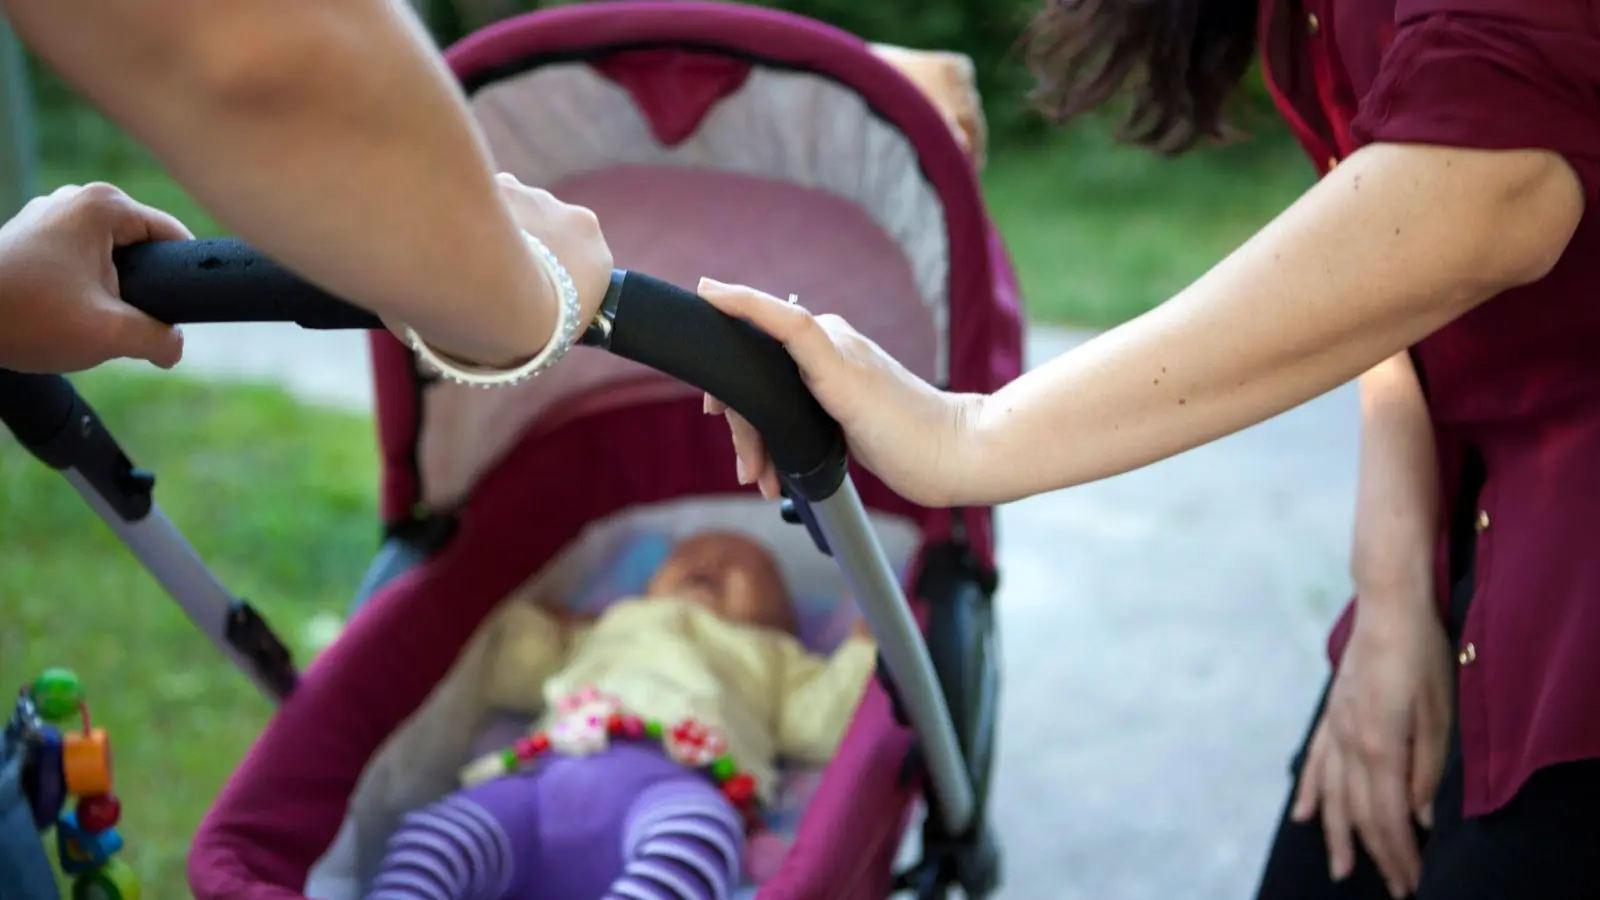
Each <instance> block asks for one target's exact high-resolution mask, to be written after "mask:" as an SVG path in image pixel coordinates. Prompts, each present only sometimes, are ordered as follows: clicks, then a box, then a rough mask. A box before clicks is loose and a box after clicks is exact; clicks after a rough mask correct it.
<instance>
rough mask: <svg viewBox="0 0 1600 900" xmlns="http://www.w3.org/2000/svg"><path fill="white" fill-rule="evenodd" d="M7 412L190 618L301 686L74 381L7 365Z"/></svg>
mask: <svg viewBox="0 0 1600 900" xmlns="http://www.w3.org/2000/svg"><path fill="white" fill-rule="evenodd" d="M0 422H3V423H4V424H5V426H6V427H7V428H8V429H10V430H11V433H12V434H13V436H15V437H16V439H17V443H19V444H21V445H22V446H23V447H24V448H26V449H27V450H28V452H30V453H32V454H33V455H34V456H35V457H37V458H38V459H39V461H40V462H42V463H44V464H45V465H47V466H49V467H50V468H52V469H55V470H56V471H58V472H60V473H61V474H62V475H63V476H64V477H65V478H66V479H67V481H68V483H70V484H71V485H72V486H73V487H74V488H75V489H77V491H78V493H79V494H81V495H83V498H84V500H85V501H87V502H88V504H89V507H90V508H91V509H93V510H94V511H95V513H96V514H97V515H99V516H100V518H101V519H102V520H104V521H105V523H106V525H107V526H108V527H110V528H111V530H112V532H114V533H115V534H116V535H117V537H118V538H120V539H121V540H122V542H123V543H124V544H126V545H127V546H128V548H129V549H130V550H132V551H133V553H134V555H135V556H137V557H138V558H139V560H140V561H141V562H143V563H144V565H145V568H147V569H148V570H149V571H150V573H151V574H152V575H153V576H155V578H156V580H157V581H158V582H160V583H161V585H162V587H164V588H166V589H167V591H168V592H169V593H170V594H172V596H173V598H174V599H176V600H177V601H178V603H179V605H181V606H182V607H183V608H184V610H185V611H186V612H187V613H188V614H189V618H190V619H191V620H193V621H194V623H195V624H196V625H198V626H199V627H200V629H201V630H202V631H204V632H205V633H206V635H207V636H209V637H210V638H211V639H212V641H214V642H215V643H216V644H217V645H218V646H219V647H221V648H222V650H223V652H224V653H225V654H226V655H227V656H228V657H229V658H230V659H231V660H232V661H233V662H234V663H235V664H236V665H238V666H239V667H240V668H242V669H244V671H245V672H246V673H247V674H249V675H250V677H251V678H252V679H254V680H255V682H256V683H257V685H259V686H260V687H261V688H262V690H263V691H265V692H266V693H267V694H268V696H269V697H270V698H272V699H282V698H283V697H284V696H286V695H287V694H288V693H289V691H290V690H292V689H293V687H294V683H295V680H296V677H297V676H296V673H295V670H294V666H293V665H292V663H291V662H290V660H289V656H288V651H287V650H285V649H284V648H283V645H282V644H280V643H279V642H278V640H277V638H276V637H275V636H274V635H273V634H272V632H271V630H270V629H268V628H267V626H266V623H265V622H263V621H262V620H261V618H260V617H259V616H258V615H256V612H255V610H254V609H252V608H251V607H250V605H249V604H248V603H246V602H244V601H243V600H240V599H237V598H235V597H233V596H232V595H230V594H229V593H228V592H227V590H225V589H224V588H223V587H222V585H221V584H219V583H218V582H217V580H216V578H215V577H213V576H212V574H211V572H210V571H209V570H208V569H207V568H206V566H205V563H203V562H201V561H200V558H199V557H198V556H197V555H196V554H195V552H194V548H192V547H190V546H189V542H188V541H187V540H185V539H184V537H183V535H182V534H180V533H179V532H178V530H177V529H176V528H174V527H172V523H170V522H168V521H167V518H166V516H165V515H163V514H162V513H161V511H160V510H159V509H158V508H157V507H156V505H155V500H154V497H153V491H154V489H155V476H154V475H152V474H150V473H149V472H146V471H144V470H142V469H139V468H138V467H136V466H135V465H134V464H133V463H132V461H130V460H129V459H128V457H127V455H126V454H125V453H123V452H122V448H121V447H120V446H118V444H117V442H116V439H115V438H113V437H112V435H111V432H110V431H109V430H107V429H106V427H105V425H104V423H102V422H101V421H100V417H99V415H98V414H96V413H95V411H94V408H93V407H91V406H90V405H89V404H88V403H87V402H86V401H85V400H84V399H83V397H81V396H79V394H78V391H77V389H76V388H74V387H73V386H72V382H70V381H68V380H67V379H65V378H63V377H62V376H60V375H39V374H32V373H25V372H12V371H10V370H7V369H0Z"/></svg>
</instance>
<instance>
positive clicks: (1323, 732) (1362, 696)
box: [1293, 597, 1453, 898]
mask: <svg viewBox="0 0 1600 900" xmlns="http://www.w3.org/2000/svg"><path fill="white" fill-rule="evenodd" d="M1365 599H1366V598H1363V599H1362V600H1358V601H1357V603H1358V605H1357V607H1356V609H1357V614H1356V621H1355V625H1354V628H1353V630H1352V633H1351V636H1350V642H1349V644H1348V645H1347V646H1346V648H1345V652H1344V658H1343V660H1342V661H1341V662H1340V665H1339V672H1338V674H1337V675H1336V676H1335V677H1334V681H1333V687H1332V689H1331V690H1330V691H1329V695H1328V702H1327V706H1326V708H1325V709H1324V710H1323V714H1322V721H1321V722H1320V723H1318V725H1317V730H1316V732H1315V734H1314V735H1313V737H1312V740H1311V747H1310V752H1309V754H1308V755H1307V757H1306V762H1305V768H1304V769H1303V770H1302V772H1301V775H1300V787H1299V791H1298V793H1297V794H1296V797H1295V805H1294V810H1293V818H1294V819H1295V821H1298V822H1305V821H1309V820H1310V818H1311V817H1312V816H1313V815H1315V814H1316V813H1317V811H1318V809H1319V808H1320V810H1321V812H1322V827H1323V833H1324V836H1325V839H1326V841H1327V844H1328V871H1329V875H1330V877H1332V878H1333V879H1334V880H1335V881H1338V880H1341V879H1343V878H1346V877H1348V876H1349V875H1350V873H1351V871H1352V870H1353V869H1354V867H1355V849H1354V845H1353V842H1352V840H1351V836H1352V832H1353V833H1354V834H1355V835H1358V836H1359V837H1360V839H1361V843H1362V845H1363V846H1365V847H1366V849H1367V852H1368V853H1369V854H1370V855H1371V856H1372V858H1373V861H1374V862H1376V863H1377V865H1378V870H1379V871H1380V872H1381V873H1382V874H1383V877H1384V880H1385V881H1386V882H1387V883H1388V886H1389V892H1390V893H1391V894H1392V895H1393V896H1395V897H1396V898H1399V897H1407V896H1410V895H1411V894H1412V893H1413V892H1415V891H1416V889H1417V886H1418V884H1419V883H1420V881H1421V873H1422V861H1421V855H1420V853H1419V852H1418V848H1417V841H1416V835H1415V832H1414V830H1413V828H1412V822H1413V820H1415V821H1416V822H1417V823H1419V824H1421V825H1422V826H1423V827H1431V826H1432V823H1433V818H1432V807H1433V796H1434V792H1435V791H1436V790H1437V788H1438V786H1439V779H1440V777H1441V776H1442V774H1443V772H1444V764H1445V755H1446V753H1447V751H1448V749H1449V731H1450V717H1451V691H1452V689H1453V684H1452V682H1451V678H1452V675H1453V673H1452V670H1451V665H1450V663H1451V660H1450V643H1449V638H1448V636H1447V635H1446V634H1445V630H1444V627H1443V625H1442V624H1441V623H1440V621H1439V619H1438V616H1437V615H1436V614H1435V612H1434V606H1433V603H1432V602H1431V597H1415V598H1385V600H1384V602H1374V603H1366V602H1365ZM1374 599H1376V598H1374ZM1391 601H1393V602H1391Z"/></svg>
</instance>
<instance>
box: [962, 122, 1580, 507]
mask: <svg viewBox="0 0 1600 900" xmlns="http://www.w3.org/2000/svg"><path fill="white" fill-rule="evenodd" d="M1583 205H1584V199H1583V193H1582V190H1581V187H1580V185H1579V182H1578V179H1577V176H1576V174H1575V173H1574V172H1573V171H1572V169H1571V167H1570V166H1569V165H1568V164H1567V163H1566V162H1565V160H1563V159H1561V158H1560V157H1559V156H1557V155H1555V154H1553V153H1549V152H1545V151H1538V150H1517V151H1494V152H1491V151H1480V150H1462V149H1455V148H1443V147H1430V146H1420V145H1373V146H1370V147H1367V148H1365V149H1363V150H1361V151H1360V152H1358V153H1355V154H1353V155H1352V156H1351V157H1350V158H1349V159H1347V160H1345V161H1344V162H1343V163H1341V164H1340V166H1339V168H1338V169H1336V170H1335V171H1334V172H1333V173H1332V174H1330V175H1329V176H1328V177H1326V178H1324V179H1323V180H1322V181H1320V182H1319V183H1318V184H1317V185H1316V186H1315V187H1313V188H1312V189H1311V190H1310V191H1309V192H1307V193H1306V195H1305V196H1304V197H1302V198H1301V199H1300V200H1299V201H1298V202H1296V203H1295V204H1294V205H1293V206H1291V207H1290V208H1289V209H1288V210H1287V211H1286V212H1284V213H1283V214H1282V215H1280V216H1279V217H1278V218H1277V219H1275V220H1274V221H1273V222H1272V223H1270V224H1269V225H1268V226H1267V227H1266V228H1264V229H1263V230H1262V231H1261V232H1260V233H1259V234H1257V235H1256V236H1255V237H1254V238H1252V239H1251V240H1250V241H1249V242H1247V243H1246V244H1245V245H1244V246H1243V247H1241V248H1240V249H1239V250H1237V251H1236V252H1234V253H1233V254H1232V255H1231V256H1229V257H1228V258H1227V259H1226V260H1224V261H1223V262H1222V263H1220V264H1219V265H1218V266H1217V267H1216V268H1214V269H1212V270H1211V271H1210V272H1209V273H1207V274H1206V275H1205V276H1204V277H1202V278H1201V279H1200V280H1199V281H1197V282H1196V283H1195V284H1194V285H1192V286H1191V287H1189V288H1188V289H1187V290H1185V291H1183V292H1182V293H1180V294H1179V295H1178V296H1176V297H1174V298H1173V299H1172V300H1171V301H1169V302H1167V303H1166V304H1165V305H1163V306H1161V307H1159V308H1157V309H1156V310H1154V311H1152V312H1150V313H1148V314H1146V315H1144V316H1141V317H1139V318H1138V319H1135V320H1133V321H1132V322H1129V323H1127V324H1125V325H1123V326H1121V327H1119V328H1117V329H1114V330H1113V331H1111V332H1108V333H1107V334H1105V335H1102V336H1100V337H1099V338H1097V339H1095V340H1094V341H1091V342H1090V343H1088V344H1086V345H1084V346H1083V347H1080V348H1078V349H1076V350H1074V351H1072V352H1069V353H1067V354H1065V355H1063V356H1061V357H1059V358H1058V359H1056V360H1054V361H1052V362H1051V363H1049V364H1047V365H1045V366H1043V367H1041V368H1039V369H1036V370H1034V371H1033V372H1030V373H1028V374H1027V375H1024V376H1023V377H1021V378H1019V379H1018V380H1016V381H1015V382H1013V383H1012V384H1010V385H1008V386H1007V387H1005V388H1003V389H1001V390H1000V391H998V392H996V393H995V394H993V395H991V396H988V397H975V398H972V400H971V402H969V403H967V404H966V405H965V406H964V407H963V412H962V413H961V416H962V418H963V424H962V425H961V426H960V437H959V438H958V439H957V440H956V441H954V442H953V444H952V446H951V449H950V452H949V455H948V461H947V462H946V463H945V466H944V472H943V475H942V477H941V478H940V481H941V482H942V483H944V484H946V485H948V490H950V491H951V494H950V495H949V496H947V497H942V498H940V499H943V500H945V501H947V502H949V503H952V504H956V503H992V502H1002V501H1006V500H1011V499H1015V498H1018V497H1023V496H1027V495H1030V494H1036V493H1040V492H1043V491H1048V490H1053V489H1056V488H1060V487H1065V486H1068V485H1073V484H1080V483H1082V482H1086V481H1091V480H1094V479H1096V478H1103V477H1106V476H1109V475H1113V474H1117V473H1119V472H1125V471H1128V470H1130V469H1135V468H1138V467H1140V466H1143V465H1146V464H1148V463H1151V462H1154V461H1156V460H1159V459H1164V458H1166V457H1168V456H1171V455H1173V454H1175V453H1179V452H1181V451H1183V450H1186V449H1188V448H1191V447H1194V446H1197V445H1199V444H1203V443H1205V442H1207V441H1210V440H1213V439H1215V438H1218V437H1221V436H1223V435H1226V434H1229V433H1232V432H1234V431H1237V430H1239V429H1241V428H1244V427H1246V426H1248V425H1251V424H1254V423H1256V422H1260V421H1262V420H1264V419H1266V418H1269V417H1270V416H1272V415H1275V414H1277V413H1279V412H1282V411H1284V410H1286V409H1289V408H1290V407H1293V406H1295V405H1296V404H1299V403H1302V402H1304V401H1306V400H1309V399H1311V398H1312V397H1315V396H1317V395H1319V394H1321V393H1324V392H1326V391H1328V390H1330V389H1332V388H1334V387H1336V386H1338V385H1339V384H1342V383H1344V382H1346V381H1348V380H1350V379H1351V378H1354V377H1356V376H1357V375H1359V374H1360V373H1361V372H1363V371H1366V370H1367V369H1369V368H1371V367H1372V366H1374V365H1376V364H1377V363H1379V362H1381V361H1382V360H1384V359H1386V358H1388V357H1390V356H1392V355H1393V354H1395V353H1397V352H1399V351H1400V350H1402V349H1404V348H1405V347H1408V346H1410V345H1411V344H1413V343H1415V342H1416V341H1418V340H1420V339H1421V338H1423V337H1425V336H1426V335H1428V334H1430V333H1431V332H1433V331H1435V330H1437V329H1438V328H1439V327H1441V326H1443V325H1445V324H1446V323H1448V322H1450V321H1451V320H1452V319H1454V318H1456V317H1457V316H1460V315H1461V314H1462V313H1464V312H1466V311H1468V310H1470V309H1471V308H1473V307H1474V306H1476V305H1477V304H1479V303H1482V302H1483V301H1485V300H1487V299H1489V298H1490V297H1493V296H1494V295H1496V294H1498V293H1500V292H1502V291H1504V290H1506V289H1508V288H1511V287H1514V286H1517V285H1521V284H1526V283H1529V282H1532V281H1536V280H1538V279H1539V278H1542V277H1543V276H1544V275H1545V274H1546V273H1548V272H1549V270H1550V269H1551V268H1552V267H1553V266H1554V265H1555V263H1556V261H1557V260H1558V259H1559V258H1560V256H1561V254H1562V253H1563V252H1564V251H1565V248H1566V245H1567V242H1568V241H1569V240H1570V239H1571V236H1572V233H1573V231H1574V230H1575V229H1576V227H1577V224H1578V221H1579V219H1580V218H1581V217H1582V214H1583ZM1078 435H1082V436H1084V438H1083V439H1081V440H1080V439H1078V438H1077V437H1076V436H1078Z"/></svg>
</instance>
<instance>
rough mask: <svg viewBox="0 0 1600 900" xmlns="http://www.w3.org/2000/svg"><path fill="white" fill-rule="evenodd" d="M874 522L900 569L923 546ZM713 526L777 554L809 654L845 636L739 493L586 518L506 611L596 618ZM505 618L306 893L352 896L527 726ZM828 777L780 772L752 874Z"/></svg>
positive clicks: (369, 788)
mask: <svg viewBox="0 0 1600 900" xmlns="http://www.w3.org/2000/svg"><path fill="white" fill-rule="evenodd" d="M874 525H875V526H876V529H877V531H878V534H879V536H880V539H881V540H882V543H883V546H884V550H885V552H886V553H887V554H888V555H889V558H890V559H891V560H892V561H893V562H894V563H895V564H896V565H897V567H899V568H901V569H904V568H905V566H906V565H907V564H908V563H909V562H910V558H911V555H912V553H913V552H914V550H915V548H916V546H917V539H918V534H917V530H916V528H915V526H914V525H913V524H912V523H910V522H907V521H905V520H902V519H898V518H896V517H892V516H885V515H875V516H874ZM711 529H716V530H734V531H739V532H741V533H744V534H746V535H748V536H750V537H752V538H754V539H756V540H758V541H760V542H761V543H763V544H764V545H766V546H767V547H768V548H769V549H771V550H772V551H773V555H774V556H775V558H776V559H777V560H778V565H779V568H780V570H781V571H782V572H783V575H784V580H785V582H786V584H787V585H788V587H789V589H790V591H791V593H792V594H793V596H794V603H795V606H796V612H797V613H798V618H799V620H800V623H801V625H800V634H799V637H800V638H801V640H802V642H803V643H805V644H806V645H807V646H808V647H809V648H810V649H812V650H814V651H816V652H827V651H828V650H830V649H832V647H833V646H835V645H836V644H837V643H838V642H839V641H841V640H843V638H844V636H845V635H846V634H847V633H848V632H849V630H850V628H851V626H853V625H854V623H855V620H856V618H857V617H858V613H857V612H856V610H855V607H854V604H853V603H852V602H851V601H850V600H849V598H848V596H847V593H848V592H847V591H846V589H845V586H844V583H843V580H842V577H841V576H840V573H839V571H838V569H837V567H835V566H833V565H832V564H831V562H830V561H829V560H828V559H827V558H826V557H823V556H822V555H820V554H818V553H817V552H816V550H815V548H814V547H812V546H811V543H810V538H809V537H808V536H807V534H806V532H805V530H804V529H803V528H798V527H795V526H792V525H788V524H787V523H784V522H783V521H782V520H781V519H779V517H778V516H777V515H776V514H775V513H774V511H773V509H772V507H771V505H770V504H768V503H766V502H764V501H761V500H753V499H750V498H743V497H735V498H726V497H724V498H709V499H707V498H696V499H690V500H683V501H676V502H673V503H666V504H659V505H655V506H647V507H636V508H632V509H629V510H627V511H625V512H623V513H619V514H617V515H614V516H612V517H610V518H607V519H604V520H601V521H598V522H594V523H591V524H590V525H588V526H587V527H586V528H585V529H584V530H583V532H582V533H580V534H579V536H578V537H577V538H576V539H575V540H574V541H573V542H572V544H571V545H569V546H568V548H567V549H566V550H565V551H563V552H562V553H561V554H560V555H558V556H557V557H556V558H555V559H554V560H553V561H552V562H551V564H550V565H549V566H547V567H546V568H545V569H544V571H542V572H540V573H538V574H536V575H535V576H533V577H532V578H530V579H528V581H527V582H525V583H524V584H523V585H522V586H521V587H519V588H518V589H517V590H516V591H514V592H513V593H512V594H511V595H510V596H509V597H507V598H506V600H505V601H503V605H502V609H504V608H505V604H511V603H530V602H550V603H560V604H561V605H563V606H566V607H567V608H569V609H573V610H576V611H579V612H582V613H586V614H594V613H597V612H599V611H600V610H602V609H604V608H605V607H606V606H607V605H609V604H610V603H612V602H614V601H616V600H618V599H621V598H622V597H624V596H629V595H631V594H635V593H637V591H638V590H639V589H641V588H642V587H643V582H644V580H645V579H646V578H647V577H648V575H649V573H650V571H651V570H652V567H650V566H649V565H648V564H647V563H646V562H645V561H647V560H650V559H653V558H659V549H658V548H656V547H652V546H651V545H660V547H665V546H667V545H670V544H671V543H673V542H675V541H677V540H678V539H680V538H682V537H686V536H688V535H691V534H694V533H697V532H700V531H704V530H711ZM641 550H644V551H645V552H639V551H641ZM503 618H504V617H503V614H502V613H496V614H494V615H492V616H491V617H490V618H489V620H488V621H487V622H486V623H485V624H484V626H483V627H482V628H480V629H479V632H478V634H477V635H476V636H475V637H474V638H473V640H472V642H471V643H470V644H469V645H468V647H467V648H466V650H465V651H464V652H463V653H462V655H461V657H460V659H459V660H458V661H457V663H456V665H455V666H454V667H453V668H452V669H451V672H450V675H449V676H448V677H447V678H446V679H445V680H444V681H442V682H441V683H440V684H439V685H438V687H437V688H436V689H435V691H434V693H433V694H432V695H431V696H430V697H429V699H428V701H427V702H426V703H424V704H423V705H422V707H420V708H419V709H418V710H417V712H416V713H415V714H414V715H413V716H412V718H411V719H410V720H408V721H407V723H406V724H405V725H404V726H402V727H401V728H400V729H398V730H397V731H396V732H395V733H394V735H392V736H391V738H390V740H389V742H388V743H387V744H386V745H385V746H384V748H383V749H382V750H381V751H380V752H379V753H378V754H377V755H376V756H375V757H374V758H373V760H372V762H371V763H370V764H369V765H368V767H367V771H366V772H365V774H364V775H363V778H362V780H361V783H360V785H359V786H358V787H357V789H356V791H355V793H354V795H353V796H352V798H351V802H350V809H349V813H348V815H347V817H346V820H345V824H344V827H343V829H342V830H341V832H340V837H339V839H338V840H336V841H335V842H334V844H333V846H331V847H330V848H329V850H328V852H327V853H326V854H325V855H324V856H323V858H322V859H321V860H320V861H319V862H318V863H317V865H316V866H315V867H314V868H313V869H312V871H311V874H310V877H309V879H308V882H307V889H306V891H307V895H308V896H310V897H314V898H317V900H357V898H359V896H360V888H361V886H362V885H363V884H365V883H367V882H368V881H369V880H370V878H371V877H372V875H373V874H374V869H375V866H376V864H377V862H378V860H379V859H380V858H381V856H382V852H383V847H384V843H385V842H386V841H387V838H388V835H389V834H390V833H392V831H393V830H394V828H395V827H396V825H397V824H398V822H399V820H400V818H401V817H402V816H403V815H404V814H405V813H406V812H408V811H410V810H413V809H416V808H418V807H420V806H423V805H426V804H428V803H431V802H433V801H435V800H437V799H439V798H440V797H442V796H444V795H445V794H447V793H449V792H450V791H451V790H453V789H454V788H455V786H456V776H457V773H458V772H459V770H460V767H461V765H463V764H464V763H466V762H467V761H468V760H470V759H473V758H475V757H477V756H478V755H480V754H481V753H484V752H488V751H491V750H493V749H495V748H497V747H501V746H505V745H506V744H509V743H510V742H511V740H513V739H515V737H517V736H520V734H521V733H522V732H523V730H524V729H525V728H526V727H527V725H528V719H527V718H526V717H525V716H521V715H517V714H514V713H508V712H505V711H502V710H496V709H493V708H491V707H490V706H489V705H488V703H487V702H486V700H485V684H486V682H487V671H488V668H487V667H488V666H489V665H491V664H492V662H493V659H494V654H495V652H496V643H497V638H498V634H499V629H500V627H501V623H502V620H503ZM821 772H822V769H821V768H820V767H817V768H813V767H784V768H783V770H782V776H781V782H780V790H779V797H778V800H777V801H776V803H775V805H774V808H773V809H772V810H770V811H769V815H768V819H767V824H768V831H766V832H765V833H763V834H762V835H761V836H760V837H759V839H757V840H755V841H753V843H752V847H751V853H750V857H751V858H750V865H749V868H750V869H752V870H753V871H754V872H756V873H760V872H762V871H763V870H764V869H766V868H768V867H770V866H773V865H775V864H776V863H777V861H778V860H779V859H781V857H782V854H783V852H784V851H785V850H786V849H787V846H788V839H789V837H791V836H792V835H793V833H794V830H795V829H796V828H797V827H798V825H799V821H800V815H801V813H802V812H803V811H804V808H805V805H806V803H807V802H808V801H809V799H810V798H811V795H812V794H813V793H814V792H815V790H816V787H817V784H818V782H819V781H820V778H821Z"/></svg>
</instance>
